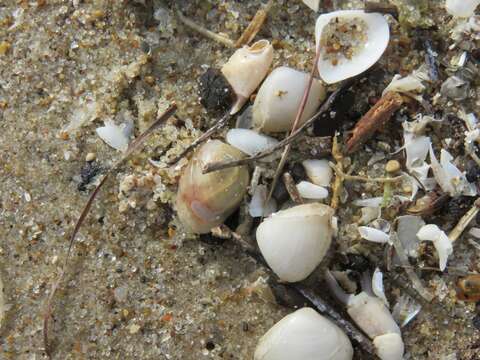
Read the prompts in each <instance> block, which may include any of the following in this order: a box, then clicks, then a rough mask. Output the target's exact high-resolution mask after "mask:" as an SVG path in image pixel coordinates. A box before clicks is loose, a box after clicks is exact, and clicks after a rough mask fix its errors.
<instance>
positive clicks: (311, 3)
mask: <svg viewBox="0 0 480 360" xmlns="http://www.w3.org/2000/svg"><path fill="white" fill-rule="evenodd" d="M302 1H303V3H304V4H305V5H307V6H308V7H309V8H310V9H312V10H313V11H315V12H318V9H320V0H302Z"/></svg>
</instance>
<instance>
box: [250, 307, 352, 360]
mask: <svg viewBox="0 0 480 360" xmlns="http://www.w3.org/2000/svg"><path fill="white" fill-rule="evenodd" d="M352 358H353V348H352V344H351V343H350V340H349V339H348V337H347V336H346V335H345V334H344V333H343V331H342V330H341V329H340V328H339V327H338V326H337V325H335V324H334V323H333V322H331V321H330V320H328V319H327V318H325V317H323V316H322V315H320V314H319V313H317V312H316V311H315V310H313V309H311V308H302V309H300V310H297V311H295V312H294V313H291V314H289V315H287V316H285V317H284V318H283V319H282V320H280V321H279V322H277V323H276V324H275V325H274V326H273V327H272V328H271V329H270V330H268V331H267V333H266V334H265V335H263V337H262V338H261V339H260V341H259V343H258V345H257V348H256V349H255V355H254V360H352Z"/></svg>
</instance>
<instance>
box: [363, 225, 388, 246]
mask: <svg viewBox="0 0 480 360" xmlns="http://www.w3.org/2000/svg"><path fill="white" fill-rule="evenodd" d="M358 232H359V233H360V236H361V237H362V239H365V240H368V241H371V242H376V243H380V244H385V243H387V242H388V241H389V240H390V236H388V234H386V233H384V232H383V231H382V230H378V229H375V228H372V227H369V226H359V227H358Z"/></svg>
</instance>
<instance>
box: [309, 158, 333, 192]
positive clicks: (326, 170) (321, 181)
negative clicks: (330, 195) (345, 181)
mask: <svg viewBox="0 0 480 360" xmlns="http://www.w3.org/2000/svg"><path fill="white" fill-rule="evenodd" d="M302 165H303V167H304V168H305V172H306V173H307V176H308V178H309V179H310V181H311V182H312V183H314V184H315V185H319V186H330V182H331V181H332V176H333V171H332V168H331V167H330V165H329V164H328V160H315V159H311V160H304V161H302Z"/></svg>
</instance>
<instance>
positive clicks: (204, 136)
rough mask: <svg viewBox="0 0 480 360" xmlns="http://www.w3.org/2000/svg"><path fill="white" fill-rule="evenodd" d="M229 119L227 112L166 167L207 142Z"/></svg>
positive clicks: (230, 116)
mask: <svg viewBox="0 0 480 360" xmlns="http://www.w3.org/2000/svg"><path fill="white" fill-rule="evenodd" d="M231 118H232V115H230V112H227V113H226V114H225V115H224V116H223V117H222V118H221V119H220V120H218V121H217V123H216V124H215V125H213V126H212V127H211V128H210V129H208V130H207V131H205V132H204V133H203V134H202V135H200V137H199V138H198V139H196V140H195V141H194V142H192V143H191V144H190V145H188V146H187V147H186V148H185V149H184V150H183V151H182V152H181V153H180V154H178V155H177V156H175V157H174V158H173V159H170V160H169V161H168V162H167V165H173V164H175V163H176V162H178V161H179V160H180V159H182V158H183V157H184V156H185V155H187V154H188V153H189V152H190V151H191V150H193V149H195V148H196V147H197V146H198V145H200V144H201V143H203V142H204V141H207V140H208V139H209V138H210V137H211V136H213V135H214V134H215V133H216V132H217V131H219V130H220V129H221V128H223V127H224V126H225V125H226V124H227V123H228V121H229V120H230V119H231Z"/></svg>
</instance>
